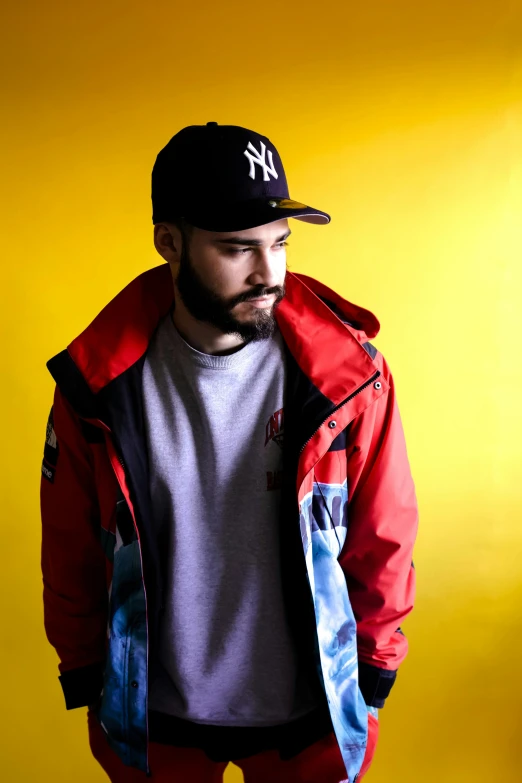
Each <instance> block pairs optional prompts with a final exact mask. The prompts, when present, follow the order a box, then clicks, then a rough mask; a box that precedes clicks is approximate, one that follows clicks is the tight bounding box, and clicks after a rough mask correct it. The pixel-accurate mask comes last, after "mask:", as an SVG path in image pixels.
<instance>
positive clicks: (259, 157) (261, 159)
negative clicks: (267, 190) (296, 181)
mask: <svg viewBox="0 0 522 783" xmlns="http://www.w3.org/2000/svg"><path fill="white" fill-rule="evenodd" d="M259 143H260V144H261V152H258V151H257V150H256V148H255V147H254V145H253V144H252V142H251V141H249V142H248V146H247V148H246V150H245V151H244V153H243V155H246V156H247V158H248V160H249V161H250V171H249V172H248V174H249V176H250V177H252V179H255V178H256V170H255V164H256V163H258V164H259V165H260V166H261V168H262V169H263V179H264V180H265V182H267V181H268V180H269V179H270V177H269V176H268V174H269V173H270V174H271V175H272V176H273V177H275V178H276V179H278V175H277V171H276V170H275V168H274V163H273V161H272V152H271V150H268V160H269V161H270V165H268V164H267V162H266V160H265V156H266V145H265V144H263V142H262V141H260V142H259ZM247 150H252V152H253V153H254V155H251V154H250V152H247ZM254 156H255V157H254Z"/></svg>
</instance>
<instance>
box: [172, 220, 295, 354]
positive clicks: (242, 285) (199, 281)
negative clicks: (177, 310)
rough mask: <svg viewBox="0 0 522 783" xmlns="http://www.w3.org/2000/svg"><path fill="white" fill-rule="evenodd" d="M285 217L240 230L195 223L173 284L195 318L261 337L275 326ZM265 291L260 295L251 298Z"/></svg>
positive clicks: (283, 264)
mask: <svg viewBox="0 0 522 783" xmlns="http://www.w3.org/2000/svg"><path fill="white" fill-rule="evenodd" d="M290 233H291V232H290V230H289V228H288V221H287V220H279V221H277V222H274V223H269V224H267V225H264V226H257V227H255V228H249V229H245V230H243V231H227V232H220V233H218V232H211V231H205V230H203V229H199V228H194V229H193V233H192V236H191V238H190V243H189V247H188V248H187V246H186V243H185V242H183V250H182V253H181V257H180V261H179V272H178V275H177V278H176V286H177V289H178V291H179V295H180V297H181V300H182V301H183V304H184V305H185V307H186V308H187V310H188V311H189V313H190V314H191V315H192V316H193V317H194V318H196V319H197V320H199V321H204V322H206V323H209V324H212V325H213V326H215V327H216V328H217V329H219V330H220V331H221V332H222V333H223V334H237V335H239V336H240V337H241V338H243V339H244V340H263V339H267V338H268V337H270V336H271V335H272V334H273V333H274V332H275V330H276V326H277V325H276V321H275V318H274V311H275V309H276V307H277V306H278V305H279V303H280V301H281V300H282V299H283V297H284V294H285V287H284V286H285V276H286V242H285V240H286V238H287V237H288V236H289V234H290ZM259 297H265V301H260V302H255V301H253V300H255V299H259Z"/></svg>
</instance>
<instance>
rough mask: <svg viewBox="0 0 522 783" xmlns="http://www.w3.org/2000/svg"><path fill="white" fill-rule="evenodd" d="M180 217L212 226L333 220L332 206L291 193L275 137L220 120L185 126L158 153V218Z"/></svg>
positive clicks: (155, 204) (155, 193)
mask: <svg viewBox="0 0 522 783" xmlns="http://www.w3.org/2000/svg"><path fill="white" fill-rule="evenodd" d="M178 217H183V218H184V219H185V220H186V221H187V222H188V223H190V224H191V225H193V226H196V227H197V228H203V229H206V230H207V231H241V230H243V229H246V228H253V227H254V226H261V225H264V224H265V223H273V222H275V221H276V220H282V219H284V218H291V217H292V218H297V220H303V221H304V222H305V223H317V224H325V223H329V222H330V215H328V214H327V213H326V212H321V210H319V209H314V208H313V207H309V206H307V205H306V204H302V203H301V202H300V201H293V200H292V199H291V198H290V196H289V193H288V184H287V181H286V176H285V172H284V169H283V164H282V162H281V158H280V157H279V153H278V152H277V150H276V148H275V147H274V145H273V144H272V142H271V141H270V139H268V138H267V137H266V136H262V135H261V134H259V133H256V132H255V131H252V130H249V129H248V128H242V127H240V126H239V125H218V123H217V122H207V124H206V125H188V126H187V127H185V128H182V129H181V130H180V131H179V132H178V133H176V135H175V136H173V137H172V138H171V140H170V141H169V142H168V144H167V145H166V146H165V147H163V149H162V150H161V151H160V152H159V153H158V155H157V157H156V162H155V163H154V167H153V169H152V222H153V223H161V222H163V221H165V222H170V221H172V220H173V219H175V218H178Z"/></svg>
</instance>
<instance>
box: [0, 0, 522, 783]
mask: <svg viewBox="0 0 522 783" xmlns="http://www.w3.org/2000/svg"><path fill="white" fill-rule="evenodd" d="M6 5H7V4H6ZM145 5H146V4H145V3H143V2H137V0H130V1H129V0H125V2H123V0H120V2H115V0H106V1H105V2H103V3H102V2H101V1H100V0H97V1H96V2H86V0H81V1H80V2H77V1H76V2H73V3H71V2H64V1H63V0H62V1H61V2H51V3H42V2H40V3H38V2H35V0H28V1H27V2H25V3H22V4H14V3H11V4H10V8H9V9H8V10H6V11H4V12H3V19H2V22H1V25H0V27H1V28H2V41H1V46H0V51H1V55H0V56H1V58H2V63H1V68H2V76H3V79H2V83H3V84H2V88H1V107H2V123H1V128H0V133H1V145H0V154H1V156H2V161H1V185H0V194H1V195H0V199H1V204H0V206H1V209H0V220H1V223H2V261H1V264H2V283H3V285H2V293H3V306H2V312H1V317H2V326H3V335H4V336H3V341H2V348H3V355H2V377H3V384H2V411H3V416H2V420H3V424H2V432H3V434H2V442H3V446H4V456H3V459H2V488H3V493H2V494H3V502H2V511H3V522H2V569H1V570H2V575H3V579H2V587H1V590H0V595H1V599H2V605H3V606H2V639H1V661H0V673H1V683H2V691H1V693H2V700H1V701H2V706H1V709H0V737H1V742H0V746H1V748H2V750H1V754H2V758H1V767H0V776H1V777H2V779H3V780H5V781H9V783H11V781H13V782H14V781H17V782H18V781H20V782H21V781H23V782H24V783H26V781H29V782H30V783H32V782H33V781H34V782H35V783H40V781H53V783H62V781H63V783H65V781H72V780H74V781H78V783H83V781H93V783H94V781H102V780H104V779H106V778H105V776H104V775H103V773H102V772H101V770H100V769H99V767H98V766H97V764H96V762H95V761H94V760H93V759H92V757H91V755H90V752H89V749H88V746H87V735H86V721H85V710H77V711H73V712H66V711H65V709H64V704H63V697H62V694H61V689H60V687H59V683H58V680H57V679H56V677H57V669H56V656H55V653H54V650H53V649H52V648H51V647H50V646H49V645H48V643H47V641H46V639H45V637H44V633H43V628H42V607H41V577H40V571H39V545H40V527H39V526H40V519H39V498H38V491H39V481H40V464H41V458H42V452H43V445H44V436H45V424H46V419H47V415H48V412H49V407H50V403H51V398H52V391H53V381H52V379H51V376H50V375H49V374H48V372H47V369H46V367H45V362H46V361H47V360H48V359H49V358H50V357H51V356H53V355H54V354H55V353H57V352H58V351H60V350H62V349H63V348H65V347H66V345H67V344H68V343H69V342H70V341H71V340H72V338H73V337H75V336H76V335H77V334H78V333H79V332H80V331H81V330H82V329H83V328H84V327H85V326H86V325H87V324H88V323H89V322H90V320H91V319H92V318H93V317H94V316H95V315H96V313H97V312H98V311H99V310H100V309H101V307H102V306H103V305H104V304H105V303H106V302H107V301H108V300H109V299H110V298H112V297H113V296H114V295H115V294H116V293H117V292H118V291H119V290H120V289H121V288H123V286H124V285H125V284H126V283H127V282H128V281H129V280H131V279H132V278H133V277H135V276H136V275H137V274H139V273H140V272H141V271H142V270H144V269H146V268H148V267H151V266H155V265H156V264H158V263H161V258H160V257H159V256H158V255H157V253H156V251H155V250H154V246H153V243H152V222H151V207H150V172H151V168H152V165H153V162H154V158H155V156H156V154H157V152H158V151H159V150H160V148H161V147H163V146H164V144H165V143H166V142H167V141H168V140H169V138H170V137H171V136H173V135H174V133H176V132H177V131H178V130H179V129H180V128H182V127H183V126H185V125H189V124H203V123H206V122H208V121H210V120H214V121H217V122H219V123H222V124H237V125H243V126H245V127H251V128H254V129H255V130H257V131H258V132H260V133H263V134H265V135H267V136H268V137H269V138H270V139H271V140H272V141H273V143H274V144H275V145H276V146H277V148H278V150H279V152H280V154H281V157H282V159H283V163H284V166H285V170H286V174H287V177H288V181H289V185H290V194H291V196H292V197H293V198H295V199H297V200H300V201H304V202H306V203H307V204H311V205H312V206H316V207H318V208H320V209H323V210H325V211H327V212H329V213H330V214H331V215H332V222H331V224H330V225H328V226H326V227H320V226H310V225H307V224H304V223H300V222H298V221H295V220H293V221H292V220H291V221H290V226H291V228H292V231H293V234H292V237H291V239H290V246H289V249H288V251H289V252H288V260H289V264H290V268H291V269H292V270H293V271H301V272H304V273H307V274H311V275H312V276H315V277H317V278H318V279H320V280H322V281H324V282H325V283H327V284H328V285H330V286H331V287H333V288H335V289H336V290H338V291H339V292H340V293H341V294H342V295H343V296H345V297H346V298H347V299H349V300H351V301H353V302H356V303H358V304H360V305H362V306H364V307H367V308H369V309H371V310H372V311H374V312H375V314H376V315H377V317H378V318H379V320H380V321H381V326H382V329H381V333H380V335H379V336H378V337H377V338H376V339H375V340H374V342H375V344H376V346H377V347H378V348H379V349H380V350H381V351H382V352H383V353H384V355H385V356H386V358H387V359H388V361H389V363H390V366H391V368H392V371H393V373H394V376H395V381H396V385H397V394H398V400H399V406H400V409H401V412H402V418H403V423H404V428H405V431H406V437H407V443H408V450H409V455H410V460H411V465H412V470H413V473H414V477H415V480H416V486H417V491H418V498H419V504H420V519H421V526H420V533H419V538H418V543H417V547H416V552H415V564H416V567H417V577H418V594H417V604H416V608H415V611H414V613H413V614H412V615H411V617H410V618H409V619H408V620H407V621H406V623H405V624H404V629H405V632H406V634H407V635H408V637H409V640H410V654H409V656H408V658H407V659H406V661H405V663H404V665H403V666H402V667H401V671H400V674H399V677H398V679H397V683H396V685H395V687H394V689H393V692H392V695H391V696H390V699H389V701H388V703H387V706H386V707H385V709H384V710H383V711H381V737H380V742H379V746H378V749H377V752H376V756H375V760H374V764H373V767H372V771H371V773H370V774H369V775H368V777H367V779H368V781H369V783H370V781H371V782H372V783H379V781H380V782H381V783H383V782H384V781H387V782H390V781H391V782H392V783H394V782H395V781H405V782H407V783H417V782H418V781H420V780H422V781H423V783H431V781H433V782H435V781H437V783H438V782H439V781H441V780H442V781H444V782H445V783H467V782H468V781H470V782H471V781H473V783H478V782H481V781H491V780H502V781H503V782H504V783H515V781H517V782H518V781H520V780H521V779H522V751H521V748H522V742H521V740H520V732H521V728H522V716H521V707H520V703H521V697H522V683H521V664H520V640H521V629H522V619H521V617H522V611H521V605H522V570H521V568H520V556H521V547H520V544H521V539H522V532H521V531H522V525H521V522H522V503H521V494H522V476H521V465H522V453H521V452H522V449H521V442H522V427H521V423H522V422H521V388H522V371H521V351H520V344H521V343H520V335H521V326H522V323H521V316H520V308H521V304H522V278H521V271H520V251H521V249H522V237H521V231H520V206H521V190H522V165H521V158H520V154H521V130H522V125H521V117H522V106H521V102H520V99H521V92H520V89H521V84H522V79H521V76H522V68H521V65H522V63H521V60H522V53H521V47H522V25H521V22H522V7H521V3H520V2H514V1H513V2H508V1H505V0H495V2H493V0H489V2H484V1H483V0H475V1H474V2H472V0H469V1H468V2H462V1H459V0H437V2H434V1H432V0H430V1H429V2H422V0H415V1H414V0H396V1H395V2H393V3H392V2H387V0H376V2H373V3H364V2H357V3H355V2H352V1H351V0H350V1H349V2H337V3H317V2H311V1H310V0H300V2H286V3H271V2H263V3H245V2H225V3H221V4H216V3H215V2H210V1H209V0H204V2H198V3H193V4H190V3H177V4H176V3H174V2H171V3H167V2H155V3H154V2H152V3H149V4H147V7H145ZM240 780H241V774H240V773H239V771H238V770H237V769H236V768H234V767H232V766H230V767H229V768H228V771H227V773H226V781H227V783H231V782H232V781H240Z"/></svg>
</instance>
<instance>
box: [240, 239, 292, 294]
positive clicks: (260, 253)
mask: <svg viewBox="0 0 522 783" xmlns="http://www.w3.org/2000/svg"><path fill="white" fill-rule="evenodd" d="M282 264H283V267H282V268H283V269H284V268H285V265H286V261H285V260H284V253H281V251H280V250H278V251H277V250H276V251H272V250H270V249H269V248H264V247H257V248H256V250H255V262H254V268H253V270H252V272H251V273H250V275H249V277H248V283H249V284H250V285H252V286H260V285H262V286H264V287H265V288H274V287H275V286H278V285H281V275H282V270H281V265H282Z"/></svg>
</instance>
